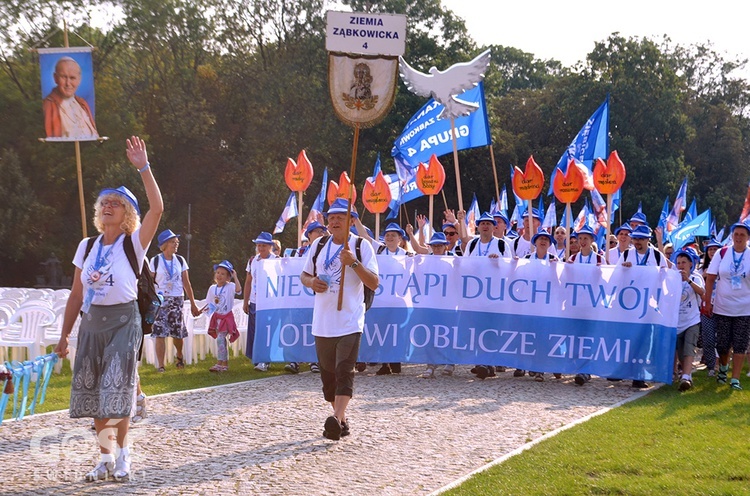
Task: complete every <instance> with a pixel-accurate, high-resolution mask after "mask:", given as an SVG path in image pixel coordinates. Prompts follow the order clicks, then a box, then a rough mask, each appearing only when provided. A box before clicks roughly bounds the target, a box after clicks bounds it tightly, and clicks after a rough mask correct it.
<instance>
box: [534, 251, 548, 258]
mask: <svg viewBox="0 0 750 496" xmlns="http://www.w3.org/2000/svg"><path fill="white" fill-rule="evenodd" d="M534 258H536V259H537V260H549V253H547V254H546V255H545V256H544V258H539V255H537V253H536V252H534Z"/></svg>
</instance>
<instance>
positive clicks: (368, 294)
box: [312, 236, 375, 312]
mask: <svg viewBox="0 0 750 496" xmlns="http://www.w3.org/2000/svg"><path fill="white" fill-rule="evenodd" d="M330 238H331V236H323V237H322V238H320V241H318V247H317V248H316V249H315V253H313V257H312V264H313V277H315V276H317V275H318V274H317V271H318V268H317V267H316V266H315V264H316V262H317V261H318V255H320V252H321V251H322V250H323V246H324V245H325V244H326V243H327V242H328V240H329V239H330ZM360 246H362V238H359V237H358V238H357V243H356V245H355V248H354V251H355V254H356V256H357V260H358V261H359V262H360V263H361V262H362V250H361V249H360ZM363 286H364V287H365V312H366V311H368V310H369V309H370V307H371V306H372V302H373V300H374V299H375V291H374V290H372V289H370V288H368V287H367V285H365V284H363Z"/></svg>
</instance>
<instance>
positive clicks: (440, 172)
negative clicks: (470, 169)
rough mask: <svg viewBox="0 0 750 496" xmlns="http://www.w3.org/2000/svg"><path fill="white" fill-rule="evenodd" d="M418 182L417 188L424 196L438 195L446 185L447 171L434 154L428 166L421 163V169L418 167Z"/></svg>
mask: <svg viewBox="0 0 750 496" xmlns="http://www.w3.org/2000/svg"><path fill="white" fill-rule="evenodd" d="M416 182H417V188H419V191H421V192H422V194H425V195H436V194H438V193H440V190H441V189H443V184H445V169H444V168H443V164H441V163H440V161H439V160H438V158H437V155H435V154H434V153H433V154H432V156H431V157H430V162H429V164H428V165H425V164H424V163H422V162H420V164H419V167H417V177H416Z"/></svg>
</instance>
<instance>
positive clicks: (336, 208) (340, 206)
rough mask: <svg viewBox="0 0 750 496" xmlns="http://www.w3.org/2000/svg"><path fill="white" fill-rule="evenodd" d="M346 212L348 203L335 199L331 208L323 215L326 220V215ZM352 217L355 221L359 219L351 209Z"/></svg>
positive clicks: (341, 199)
mask: <svg viewBox="0 0 750 496" xmlns="http://www.w3.org/2000/svg"><path fill="white" fill-rule="evenodd" d="M348 210H349V202H348V201H347V200H344V199H343V198H337V199H336V201H334V202H333V203H332V204H331V206H330V207H328V211H327V212H325V213H324V214H323V215H324V216H325V217H326V218H328V214H345V213H346V212H347V211H348ZM352 217H353V218H355V219H359V215H358V214H357V212H356V211H355V210H354V209H353V208H352Z"/></svg>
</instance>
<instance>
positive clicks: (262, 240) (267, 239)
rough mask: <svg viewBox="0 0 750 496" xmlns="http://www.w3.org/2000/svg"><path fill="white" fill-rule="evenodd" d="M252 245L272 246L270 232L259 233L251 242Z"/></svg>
mask: <svg viewBox="0 0 750 496" xmlns="http://www.w3.org/2000/svg"><path fill="white" fill-rule="evenodd" d="M253 243H255V244H256V245H258V244H264V245H272V244H273V236H272V235H271V233H270V232H266V231H263V232H261V233H260V234H259V235H258V237H257V238H255V239H254V240H253Z"/></svg>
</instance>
